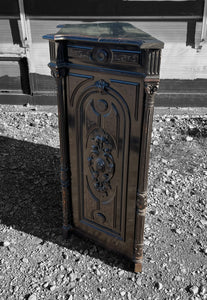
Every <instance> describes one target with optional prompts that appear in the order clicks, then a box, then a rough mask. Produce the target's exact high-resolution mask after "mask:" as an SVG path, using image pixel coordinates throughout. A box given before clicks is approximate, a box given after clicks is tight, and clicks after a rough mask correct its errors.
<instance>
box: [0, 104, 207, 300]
mask: <svg viewBox="0 0 207 300" xmlns="http://www.w3.org/2000/svg"><path fill="white" fill-rule="evenodd" d="M0 119H1V123H0V153H1V159H0V184H1V188H0V262H1V273H0V299H1V300H5V299H9V300H10V299H11V300H12V299H18V300H20V299H29V300H37V299H49V300H50V299H51V300H53V299H70V300H73V299H74V300H75V299H77V300H79V299H95V300H96V299H114V300H116V299H128V300H131V299H139V300H141V299H142V300H145V299H148V300H150V299H157V300H159V299H175V300H178V299H195V300H196V299H197V300H198V299H207V235H206V227H207V202H206V198H207V197H206V186H207V160H206V151H207V150H206V149H207V139H206V137H207V114H205V113H202V114H200V115H199V114H197V115H195V114H192V113H191V114H185V115H183V114H180V113H178V114H176V112H174V113H173V114H169V112H168V114H167V115H165V114H161V115H160V114H155V116H154V123H153V126H154V129H153V137H152V145H151V161H150V171H149V188H148V191H149V193H148V195H149V197H148V202H149V204H148V209H147V216H146V226H145V246H144V264H143V272H142V273H141V274H134V273H133V272H131V269H130V267H129V265H130V264H129V262H128V261H125V260H123V258H121V257H120V256H117V255H114V254H111V253H110V252H109V251H106V250H105V249H103V248H101V247H99V246H96V245H94V243H92V242H90V241H89V240H83V239H80V238H79V237H76V236H72V237H71V239H70V240H68V241H64V240H63V239H62V236H61V226H62V211H61V191H60V183H59V158H60V157H59V138H58V124H57V111H56V108H46V107H31V106H28V107H23V106H0Z"/></svg>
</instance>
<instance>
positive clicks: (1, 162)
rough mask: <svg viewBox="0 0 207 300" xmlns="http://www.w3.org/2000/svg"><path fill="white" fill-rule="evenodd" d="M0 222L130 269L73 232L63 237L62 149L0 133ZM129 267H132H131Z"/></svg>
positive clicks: (107, 262) (118, 257) (113, 264)
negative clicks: (67, 237)
mask: <svg viewBox="0 0 207 300" xmlns="http://www.w3.org/2000/svg"><path fill="white" fill-rule="evenodd" d="M0 153H1V158H0V182H1V188H0V222H1V223H2V224H5V225H6V226H12V227H13V228H14V229H16V230H19V231H22V232H25V233H27V234H31V235H33V236H36V237H38V238H40V239H41V240H42V241H40V243H41V244H44V242H46V241H50V242H53V243H56V244H58V245H60V246H63V247H66V248H69V249H71V250H76V251H78V252H80V253H83V252H84V251H85V250H89V255H91V256H92V257H95V258H99V259H101V260H102V261H104V262H105V263H106V264H108V265H111V266H116V267H119V268H122V269H125V270H128V271H131V270H132V269H131V268H130V266H129V265H130V264H129V261H125V260H123V258H122V257H121V256H119V255H111V253H110V252H109V251H107V250H105V249H103V248H101V247H99V246H97V249H98V251H91V252H92V253H93V254H90V253H91V252H90V249H93V247H94V243H92V242H91V241H89V240H87V239H82V238H80V237H78V236H75V235H72V236H71V237H70V239H69V240H67V241H65V240H63V238H62V203H61V187H60V177H59V174H60V172H59V170H60V155H59V149H57V148H53V147H49V146H45V145H41V144H34V143H31V142H26V141H22V140H16V139H12V138H8V137H4V136H0ZM129 268H130V269H129Z"/></svg>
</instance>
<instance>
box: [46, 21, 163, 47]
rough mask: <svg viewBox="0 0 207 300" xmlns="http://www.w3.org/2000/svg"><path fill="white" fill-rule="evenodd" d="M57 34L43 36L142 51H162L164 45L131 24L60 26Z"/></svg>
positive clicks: (108, 23) (109, 23)
mask: <svg viewBox="0 0 207 300" xmlns="http://www.w3.org/2000/svg"><path fill="white" fill-rule="evenodd" d="M57 27H58V28H60V30H59V31H58V32H57V33H55V34H47V35H45V36H43V38H45V39H50V40H55V41H60V40H71V41H74V40H76V41H85V42H97V43H115V44H125V45H134V46H138V47H139V48H141V49H161V48H163V46H164V43H163V42H161V41H159V40H157V39H156V38H154V37H152V36H151V35H149V34H147V33H146V32H144V31H142V30H140V29H138V28H136V27H134V26H133V25H131V24H130V23H124V22H106V23H86V24H84V23H81V24H66V25H58V26H57Z"/></svg>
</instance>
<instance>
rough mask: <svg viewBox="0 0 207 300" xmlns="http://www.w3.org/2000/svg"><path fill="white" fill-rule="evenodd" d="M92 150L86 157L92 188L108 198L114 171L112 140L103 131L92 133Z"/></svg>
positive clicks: (97, 130)
mask: <svg viewBox="0 0 207 300" xmlns="http://www.w3.org/2000/svg"><path fill="white" fill-rule="evenodd" d="M90 138H91V140H92V149H91V152H90V155H89V157H88V166H89V169H90V172H91V176H92V181H93V186H94V188H95V190H96V191H98V192H101V193H104V194H105V195H106V196H108V191H109V189H111V179H112V177H113V175H114V171H115V163H114V158H113V156H112V153H111V152H112V149H113V147H114V142H113V139H112V138H111V137H110V135H109V134H107V133H106V132H105V131H104V130H103V129H101V128H99V129H96V130H94V131H93V132H92V134H91V137H90Z"/></svg>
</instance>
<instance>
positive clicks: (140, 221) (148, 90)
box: [133, 79, 158, 272]
mask: <svg viewBox="0 0 207 300" xmlns="http://www.w3.org/2000/svg"><path fill="white" fill-rule="evenodd" d="M157 89H158V81H152V80H150V79H149V80H145V98H144V111H143V123H142V124H143V125H142V136H141V150H140V161H139V174H138V185H137V199H136V221H135V243H134V259H133V261H134V264H135V266H134V271H135V272H141V271H142V259H143V238H144V223H145V214H146V207H147V182H148V168H149V153H150V142H151V132H152V121H153V113H154V96H155V92H156V91H157Z"/></svg>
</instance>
